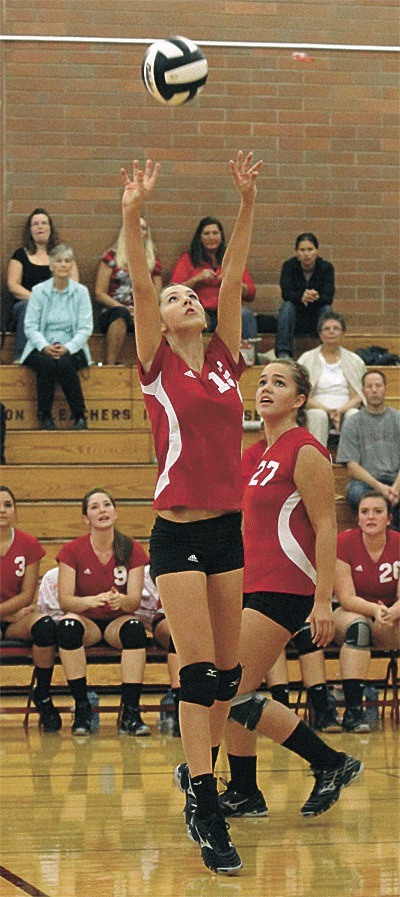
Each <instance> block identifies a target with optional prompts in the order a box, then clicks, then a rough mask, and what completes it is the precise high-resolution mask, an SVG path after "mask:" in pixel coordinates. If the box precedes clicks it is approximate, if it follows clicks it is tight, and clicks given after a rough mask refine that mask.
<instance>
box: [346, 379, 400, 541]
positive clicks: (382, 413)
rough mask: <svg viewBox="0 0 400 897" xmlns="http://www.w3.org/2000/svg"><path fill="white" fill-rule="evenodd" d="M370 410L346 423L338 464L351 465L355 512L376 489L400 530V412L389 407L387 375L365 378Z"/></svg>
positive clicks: (350, 491)
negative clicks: (367, 495)
mask: <svg viewBox="0 0 400 897" xmlns="http://www.w3.org/2000/svg"><path fill="white" fill-rule="evenodd" d="M362 383H363V390H362V391H363V393H364V396H365V400H366V403H367V404H366V406H365V407H363V408H361V410H360V411H359V412H358V414H355V415H354V416H353V417H351V418H350V419H349V420H347V421H345V422H344V424H343V427H342V432H341V434H340V441H339V448H338V453H337V458H336V460H337V462H338V463H339V464H347V470H348V472H349V474H350V477H351V480H350V482H349V484H348V486H347V500H348V502H349V503H350V505H351V507H352V508H353V510H354V511H356V510H357V508H358V503H359V501H360V499H361V498H362V496H363V495H365V493H366V492H368V491H370V490H371V489H373V490H374V491H377V492H380V493H381V495H384V496H385V498H387V499H388V501H389V503H390V505H391V508H392V514H393V522H392V527H393V529H396V530H398V529H399V516H400V515H399V510H400V506H399V496H400V412H399V411H396V410H395V409H394V408H390V407H389V406H388V405H386V404H385V395H386V377H385V374H384V372H383V371H380V370H374V371H367V373H366V374H364V376H363V378H362Z"/></svg>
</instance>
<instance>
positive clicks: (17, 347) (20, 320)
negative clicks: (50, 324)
mask: <svg viewBox="0 0 400 897" xmlns="http://www.w3.org/2000/svg"><path fill="white" fill-rule="evenodd" d="M27 308H28V302H25V300H24V299H19V300H18V302H16V303H15V305H13V307H12V316H13V318H14V321H15V324H16V327H15V342H14V360H15V361H19V359H20V358H21V355H22V353H23V351H24V349H25V345H26V336H25V330H24V321H25V315H26V309H27Z"/></svg>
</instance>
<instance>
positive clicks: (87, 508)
mask: <svg viewBox="0 0 400 897" xmlns="http://www.w3.org/2000/svg"><path fill="white" fill-rule="evenodd" d="M82 513H83V517H84V521H85V523H86V525H87V526H88V527H89V533H88V535H86V536H80V537H79V538H78V539H74V540H73V541H72V542H68V543H67V544H66V545H64V547H63V548H62V549H61V551H60V552H59V553H58V555H57V560H58V562H59V578H58V598H59V603H60V607H61V609H62V610H63V611H64V613H65V614H66V615H65V617H63V619H62V620H60V622H59V623H58V626H57V639H58V646H59V653H60V659H61V662H62V665H63V667H64V672H65V675H66V678H67V680H68V684H69V687H70V689H71V693H72V695H73V697H74V699H75V704H76V708H75V718H74V722H73V725H72V734H73V735H89V734H90V732H91V706H90V703H89V701H88V696H87V686H86V659H85V650H84V649H85V647H86V646H88V645H96V644H97V643H98V642H99V641H100V640H101V638H104V640H105V641H106V642H107V643H108V644H109V645H112V647H113V648H120V649H121V652H122V653H121V670H122V704H123V710H122V716H121V720H120V725H119V732H120V734H125V733H126V734H128V735H149V734H150V729H149V727H148V726H146V725H145V723H143V720H142V719H141V716H140V713H139V698H140V694H141V689H142V682H143V674H144V668H145V664H146V630H145V628H144V626H143V623H141V622H140V621H139V620H137V619H135V618H134V617H133V613H134V611H135V610H137V608H138V607H139V604H140V601H141V597H142V588H143V578H144V567H145V564H146V563H147V562H148V557H147V555H146V552H145V551H144V550H143V548H142V547H141V545H140V544H139V543H138V542H135V541H133V540H132V539H130V538H128V536H124V535H123V534H122V533H120V532H118V530H116V528H115V523H116V520H117V516H118V515H117V511H116V507H115V502H114V499H113V498H112V497H111V495H109V493H108V492H106V491H105V490H104V489H92V490H91V491H90V492H88V493H87V495H85V497H84V499H83V502H82Z"/></svg>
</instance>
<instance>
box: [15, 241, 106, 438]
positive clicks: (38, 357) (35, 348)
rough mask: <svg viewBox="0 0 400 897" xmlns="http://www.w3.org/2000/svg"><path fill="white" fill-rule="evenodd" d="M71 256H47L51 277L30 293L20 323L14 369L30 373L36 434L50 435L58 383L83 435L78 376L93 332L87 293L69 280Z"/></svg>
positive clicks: (62, 251) (61, 250)
mask: <svg viewBox="0 0 400 897" xmlns="http://www.w3.org/2000/svg"><path fill="white" fill-rule="evenodd" d="M73 262H74V253H73V250H72V249H71V247H70V246H66V245H65V244H64V243H61V244H60V245H59V246H56V247H55V248H54V249H53V250H52V252H51V253H50V270H51V272H52V275H53V276H52V277H51V278H50V280H45V281H44V282H43V283H40V284H37V286H35V287H33V289H32V293H31V298H30V300H29V305H28V309H27V312H26V317H25V334H26V337H27V340H28V342H27V344H26V346H25V349H24V351H23V353H22V355H21V358H20V363H21V364H26V365H27V366H28V367H30V368H32V369H33V370H34V371H35V372H36V389H37V404H38V411H37V413H38V418H39V422H40V429H41V430H55V429H56V427H55V424H54V420H53V417H52V407H53V402H54V393H55V387H56V384H57V383H59V384H60V386H61V388H62V390H63V392H64V394H65V398H66V399H67V402H68V404H69V406H70V409H71V414H72V417H73V418H74V420H75V423H74V424H73V427H72V429H73V430H86V429H87V423H86V419H85V401H84V398H83V392H82V387H81V382H80V379H79V376H78V371H79V370H80V369H81V368H83V367H87V365H89V364H91V358H90V354H89V347H88V344H87V341H88V339H89V337H90V335H91V334H92V332H93V312H92V303H91V301H90V296H89V292H88V290H87V288H86V287H84V286H82V284H80V283H76V282H75V281H74V280H71V271H72V266H73Z"/></svg>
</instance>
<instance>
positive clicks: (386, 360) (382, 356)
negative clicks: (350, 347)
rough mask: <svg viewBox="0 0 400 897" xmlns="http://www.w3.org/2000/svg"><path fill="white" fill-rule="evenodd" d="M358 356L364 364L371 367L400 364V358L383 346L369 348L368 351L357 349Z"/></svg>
mask: <svg viewBox="0 0 400 897" xmlns="http://www.w3.org/2000/svg"><path fill="white" fill-rule="evenodd" d="M356 355H359V356H360V358H362V360H363V362H364V364H366V365H368V367H371V366H375V365H377V366H380V365H396V364H400V357H399V356H398V355H395V353H394V352H389V349H384V348H383V346H368V348H367V349H356Z"/></svg>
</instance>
